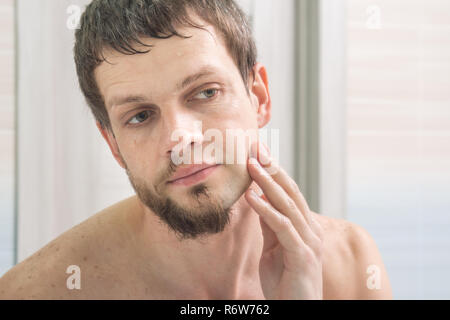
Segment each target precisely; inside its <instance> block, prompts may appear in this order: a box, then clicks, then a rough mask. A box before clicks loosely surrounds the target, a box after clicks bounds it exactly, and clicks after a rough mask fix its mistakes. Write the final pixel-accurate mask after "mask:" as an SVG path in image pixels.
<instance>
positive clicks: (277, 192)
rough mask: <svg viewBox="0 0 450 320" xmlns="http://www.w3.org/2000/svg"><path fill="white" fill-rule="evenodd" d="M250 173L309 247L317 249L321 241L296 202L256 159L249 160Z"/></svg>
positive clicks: (271, 202) (272, 203)
mask: <svg viewBox="0 0 450 320" xmlns="http://www.w3.org/2000/svg"><path fill="white" fill-rule="evenodd" d="M249 173H250V176H251V177H252V178H253V180H254V181H255V182H256V183H257V184H258V185H259V186H260V187H261V189H262V190H263V192H264V195H265V196H266V197H267V199H268V201H269V202H270V204H271V205H272V206H273V207H274V208H275V209H276V210H278V211H279V212H281V213H282V214H283V215H285V216H286V217H287V218H288V219H289V220H290V221H291V222H292V224H293V226H294V228H295V229H296V230H297V232H298V233H299V234H300V236H301V237H303V239H304V240H305V242H306V243H307V244H308V245H311V246H313V247H315V242H317V241H318V240H319V239H318V237H317V236H316V235H315V234H314V233H313V231H312V229H311V228H310V226H309V225H308V224H307V222H306V220H305V218H304V216H303V214H302V213H301V212H300V211H299V209H298V208H297V205H296V204H295V202H294V200H292V199H291V198H290V197H289V196H288V195H287V193H286V192H285V191H284V190H283V188H282V187H281V186H280V185H279V184H278V183H276V182H275V181H274V180H273V178H272V177H271V176H270V175H269V174H268V173H267V172H266V171H265V170H264V169H263V168H262V167H261V166H260V165H259V163H258V162H257V161H256V159H254V158H251V159H250V160H249Z"/></svg>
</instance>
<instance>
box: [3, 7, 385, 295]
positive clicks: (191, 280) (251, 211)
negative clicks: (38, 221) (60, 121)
mask: <svg viewBox="0 0 450 320" xmlns="http://www.w3.org/2000/svg"><path fill="white" fill-rule="evenodd" d="M74 51H75V62H76V66H77V72H78V76H79V80H80V86H81V89H82V91H83V93H84V95H85V97H86V99H87V102H88V104H89V106H90V108H91V110H92V112H93V114H94V116H95V119H96V121H97V126H98V128H99V130H100V132H101V134H102V135H103V137H104V138H105V140H106V142H107V143H108V145H109V147H110V149H111V152H112V154H113V156H114V157H115V159H116V160H117V161H118V163H119V164H120V165H121V166H122V167H123V168H124V169H125V170H126V172H127V174H128V177H129V179H130V182H131V184H132V186H133V187H134V189H135V191H136V196H134V197H131V198H129V199H126V200H123V201H121V202H119V203H117V204H115V205H113V206H111V207H109V208H107V209H105V210H103V211H102V212H99V213H98V214H96V215H94V216H93V217H91V218H90V219H88V220H87V221H85V222H83V223H81V224H80V225H78V226H76V227H74V228H73V229H71V230H69V231H68V232H66V233H64V234H63V235H61V236H60V237H58V238H57V239H55V240H54V241H52V242H50V243H49V244H48V245H46V246H45V247H44V248H42V249H41V250H39V251H38V252H36V253H35V254H34V255H32V256H31V257H29V258H28V259H26V260H25V261H23V262H22V263H20V264H18V265H17V266H16V267H14V268H13V269H11V270H10V271H9V272H8V273H7V274H5V275H4V276H3V277H2V279H1V280H0V297H1V298H12V299H16V298H20V299H22V298H24V299H54V298H56V299H58V298H61V299H81V298H85V299H97V298H100V299H121V298H125V299H391V298H392V293H391V288H390V284H389V280H388V276H387V273H386V270H385V268H384V265H383V261H382V259H381V256H380V253H379V251H378V249H377V247H376V244H375V243H374V241H373V239H372V237H371V236H370V235H369V234H368V233H367V232H366V231H365V230H364V229H363V228H361V227H359V226H357V225H355V224H352V223H350V222H347V221H344V220H339V219H331V218H327V217H324V216H321V215H319V214H317V213H314V212H312V211H311V210H310V209H309V207H308V204H307V203H306V201H305V199H304V197H303V195H302V193H301V192H300V190H299V188H298V186H297V185H296V184H295V182H294V181H293V180H292V179H291V178H290V177H289V176H288V175H287V174H286V172H285V171H284V170H283V169H282V168H280V167H278V165H277V164H276V163H275V162H274V161H273V159H271V156H270V151H269V150H266V149H265V147H264V146H263V145H262V144H261V143H253V144H252V145H251V146H250V148H245V149H244V150H243V152H244V153H245V157H246V161H245V163H243V164H239V163H237V162H233V163H228V162H226V161H225V162H221V161H216V160H217V159H218V158H216V156H217V154H215V155H214V158H212V157H204V158H202V162H201V163H200V164H191V163H181V164H177V163H175V161H174V160H175V159H177V158H176V153H177V151H178V152H179V151H182V152H179V155H180V156H181V155H183V156H184V155H186V154H189V152H190V151H192V150H194V149H195V148H197V147H198V146H202V147H203V146H206V145H207V139H206V137H205V135H206V134H205V132H206V131H208V130H215V132H219V133H222V134H223V136H225V132H226V130H227V129H242V130H255V131H257V130H258V129H259V128H263V127H264V126H265V125H266V124H267V123H268V122H269V120H270V117H271V107H272V106H271V99H270V95H269V89H268V79H267V74H266V70H265V68H264V66H263V65H261V64H259V63H256V48H255V45H254V41H253V39H252V36H251V32H250V29H249V27H248V23H247V20H246V18H245V15H244V14H243V13H242V11H241V10H240V9H239V8H238V7H237V6H236V4H235V3H234V2H233V1H232V0H190V1H183V0H165V1H164V0H161V1H156V0H136V1H119V0H115V1H108V0H94V1H92V3H91V4H90V5H89V6H88V7H87V9H86V11H85V13H84V14H83V16H82V19H81V28H80V29H79V30H78V31H77V33H76V44H75V50H74ZM198 122H200V123H201V127H199V126H197V125H195V124H196V123H198ZM176 131H181V132H182V133H183V134H182V138H183V144H182V148H181V149H179V146H180V144H179V140H176V139H173V136H174V132H176ZM177 148H178V149H177ZM176 150H177V151H176ZM233 150H234V148H233ZM215 151H219V153H220V151H223V153H224V154H225V155H228V154H229V153H230V150H229V148H228V149H227V148H224V150H217V149H216V150H215ZM241 151H242V150H241ZM174 155H175V157H174ZM222 159H223V158H222ZM188 160H192V159H191V158H189V159H188ZM247 160H248V161H247ZM273 169H275V170H273ZM253 190H256V192H257V193H258V194H259V195H258V194H255V192H254V191H253ZM261 193H262V194H261ZM61 214H64V213H61ZM73 270H74V271H73ZM66 271H68V272H69V273H66ZM367 271H369V273H368V272H367ZM72 272H74V273H73V274H72ZM74 276H77V277H78V278H77V279H75V280H74V278H73V277H74ZM72 280H74V281H73V282H72Z"/></svg>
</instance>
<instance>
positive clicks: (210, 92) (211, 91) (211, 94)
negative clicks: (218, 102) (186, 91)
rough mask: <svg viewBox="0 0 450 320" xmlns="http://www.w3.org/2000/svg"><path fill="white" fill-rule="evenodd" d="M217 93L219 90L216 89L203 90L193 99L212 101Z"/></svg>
mask: <svg viewBox="0 0 450 320" xmlns="http://www.w3.org/2000/svg"><path fill="white" fill-rule="evenodd" d="M218 91H219V89H216V88H209V89H206V90H203V91H202V92H200V93H199V94H197V95H196V96H194V98H196V97H199V96H202V95H203V96H204V97H206V99H205V98H203V99H202V98H200V100H208V99H212V98H214V97H215V96H216V94H217V92H218Z"/></svg>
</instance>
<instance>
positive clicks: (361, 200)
mask: <svg viewBox="0 0 450 320" xmlns="http://www.w3.org/2000/svg"><path fill="white" fill-rule="evenodd" d="M347 8H348V24H347V25H348V28H347V34H348V82H349V83H348V86H349V87H348V91H347V95H348V101H349V106H348V108H349V109H348V115H347V116H348V118H347V119H348V170H349V173H348V181H349V183H348V205H349V210H348V219H349V220H352V221H354V222H356V223H358V224H360V225H362V226H364V227H365V228H366V229H367V230H368V231H369V232H370V233H371V234H372V235H373V237H374V238H375V240H376V242H377V244H378V246H379V249H380V251H381V253H382V256H383V258H384V261H385V264H386V268H387V271H388V273H389V276H390V278H391V279H390V280H391V285H392V288H393V295H394V298H396V299H449V298H450V275H449V273H448V270H449V269H450V254H449V253H450V233H449V231H450V200H449V199H450V196H449V195H450V2H449V1H446V0H414V1H410V0H397V1H388V0H348V5H347Z"/></svg>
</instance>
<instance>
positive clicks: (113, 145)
mask: <svg viewBox="0 0 450 320" xmlns="http://www.w3.org/2000/svg"><path fill="white" fill-rule="evenodd" d="M96 125H97V128H98V130H99V131H100V133H101V135H102V136H103V138H104V139H105V141H106V143H107V144H108V146H109V149H110V150H111V153H112V154H113V156H114V158H115V159H116V161H117V163H118V164H119V165H120V166H121V167H122V168H123V169H126V165H125V162H124V161H123V158H122V155H121V154H120V151H119V146H118V145H117V141H116V137H115V136H114V133H113V132H110V131H109V130H108V129H107V128H105V127H103V126H102V125H101V124H100V122H98V121H97V122H96Z"/></svg>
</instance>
